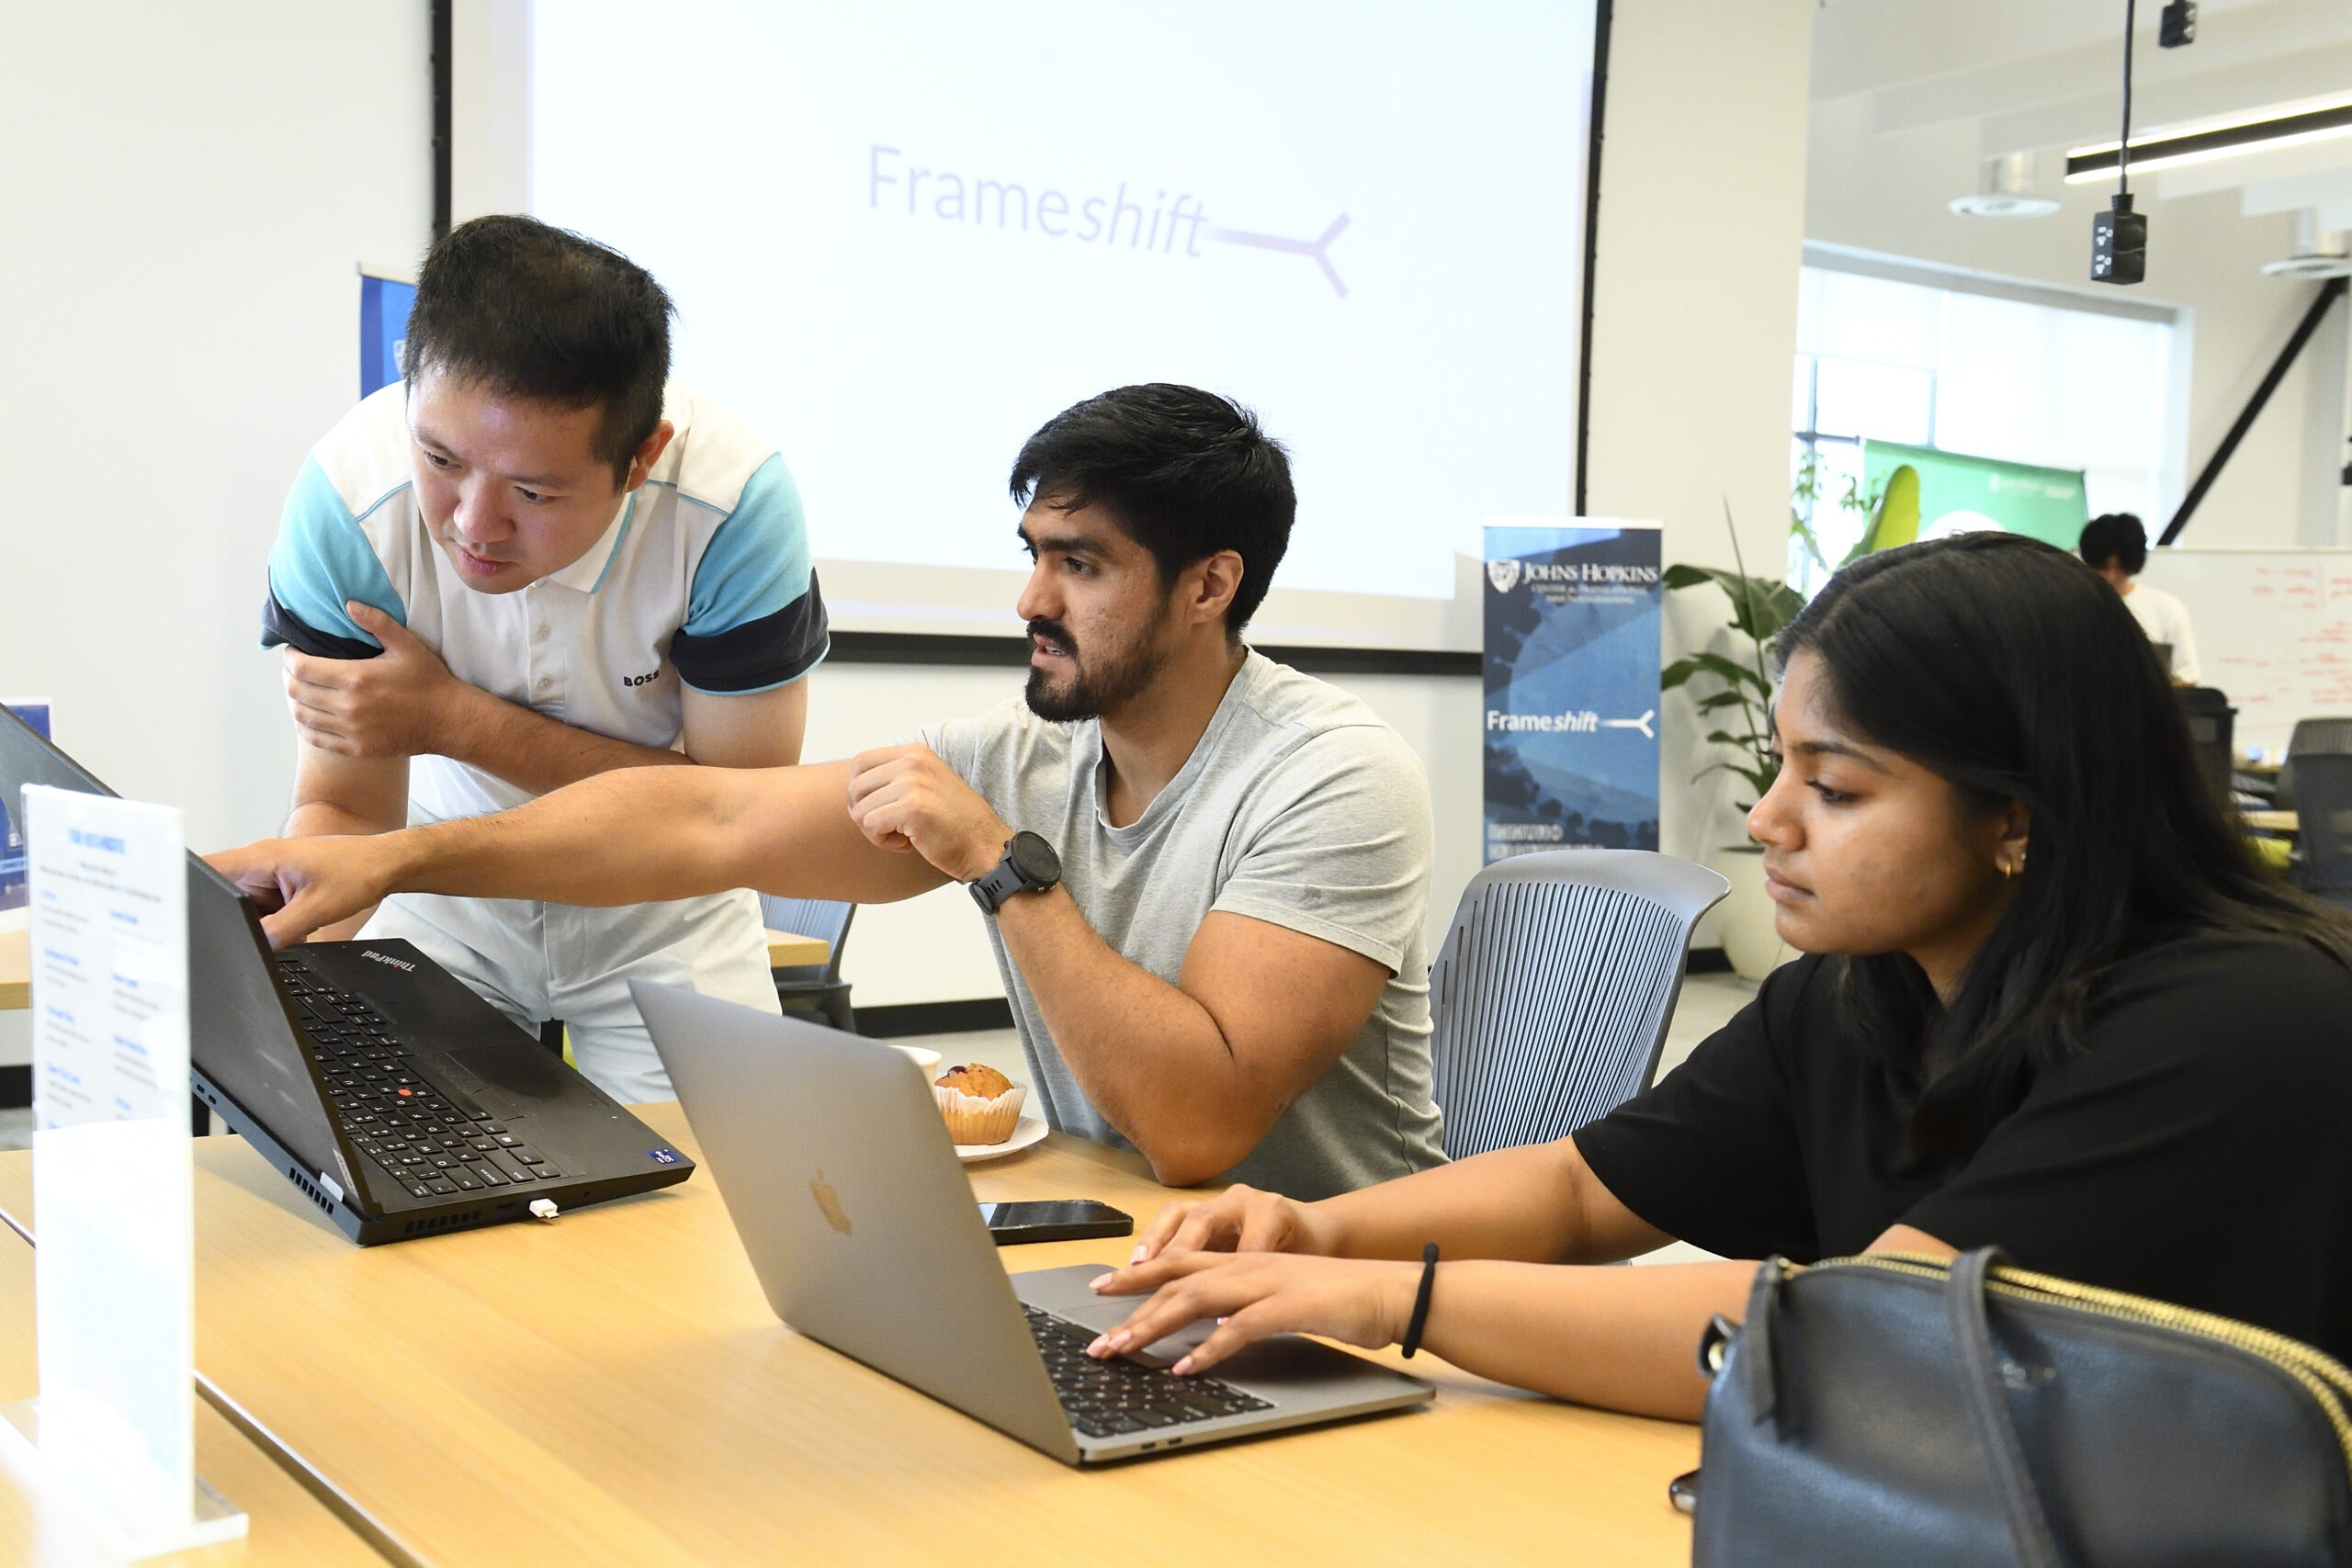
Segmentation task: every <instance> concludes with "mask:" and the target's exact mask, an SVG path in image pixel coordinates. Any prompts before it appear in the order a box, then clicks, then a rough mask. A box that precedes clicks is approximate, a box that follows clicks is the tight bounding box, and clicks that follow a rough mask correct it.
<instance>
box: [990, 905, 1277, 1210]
mask: <svg viewBox="0 0 2352 1568" xmlns="http://www.w3.org/2000/svg"><path fill="white" fill-rule="evenodd" d="M996 919H997V921H998V922H999V924H1000V925H1001V927H1002V929H1003V931H1004V939H1005V945H1006V947H1007V948H1008V949H1009V950H1010V951H1011V953H1012V961H1013V963H1014V964H1016V965H1017V966H1018V967H1019V968H1020V971H1021V976H1022V978H1023V980H1024V981H1026V982H1027V984H1028V987H1029V991H1030V994H1031V995H1032V996H1034V997H1035V998H1037V1006H1038V1008H1039V1010H1042V1011H1043V1012H1044V1013H1045V1015H1046V1029H1047V1030H1049V1031H1050V1032H1052V1034H1053V1037H1054V1043H1055V1045H1056V1046H1057V1048H1058V1049H1059V1050H1060V1052H1061V1055H1062V1059H1063V1060H1064V1061H1066V1062H1067V1063H1069V1068H1070V1071H1071V1072H1072V1073H1073V1074H1075V1075H1076V1076H1077V1078H1078V1081H1079V1087H1080V1088H1081V1089H1084V1090H1085V1091H1086V1097H1087V1099H1088V1100H1091V1102H1092V1103H1093V1105H1094V1108H1095V1109H1096V1110H1098V1111H1101V1112H1102V1113H1103V1117H1104V1118H1105V1119H1106V1120H1107V1121H1109V1122H1110V1123H1111V1124H1112V1125H1113V1126H1114V1127H1116V1128H1117V1129H1118V1130H1119V1131H1120V1132H1121V1133H1122V1134H1125V1137H1126V1138H1127V1140H1128V1141H1129V1142H1130V1143H1132V1144H1134V1145H1136V1148H1138V1149H1140V1150H1142V1151H1143V1154H1144V1157H1145V1158H1147V1159H1148V1160H1149V1161H1151V1165H1152V1169H1153V1171H1154V1173H1155V1174H1157V1175H1158V1176H1159V1179H1160V1180H1162V1181H1164V1182H1167V1183H1168V1184H1169V1185H1170V1186H1178V1187H1182V1186H1190V1185H1192V1184H1193V1183H1194V1182H1199V1181H1205V1180H1207V1179H1210V1178H1212V1177H1214V1176H1216V1175H1217V1174H1219V1173H1220V1172H1222V1171H1225V1170H1227V1169H1228V1168H1231V1167H1232V1166H1233V1165H1234V1163H1235V1162H1236V1161H1238V1160H1239V1159H1240V1158H1241V1157H1242V1156H1244V1155H1246V1154H1248V1153H1249V1152H1250V1150H1251V1149H1252V1148H1255V1147H1256V1146H1257V1145H1258V1140H1259V1139H1260V1138H1261V1137H1263V1136H1264V1135H1265V1131H1266V1129H1267V1128H1268V1127H1269V1126H1271V1125H1272V1123H1273V1121H1274V1117H1275V1116H1278V1115H1279V1114H1280V1113H1281V1111H1283V1109H1284V1108H1283V1107H1281V1106H1274V1107H1272V1108H1271V1110H1272V1115H1270V1114H1268V1113H1267V1111H1268V1110H1269V1108H1268V1107H1265V1106H1263V1105H1261V1104H1259V1103H1257V1102H1256V1101H1255V1100H1254V1099H1253V1098H1252V1096H1251V1095H1250V1086H1249V1085H1248V1084H1247V1083H1246V1082H1245V1081H1244V1078H1243V1075H1242V1073H1241V1071H1240V1069H1239V1066H1238V1063H1237V1062H1236V1061H1235V1058H1234V1055H1233V1052H1232V1051H1231V1049H1230V1048H1229V1047H1228V1046H1227V1043H1226V1040H1225V1036H1224V1035H1223V1033H1222V1032H1220V1031H1219V1030H1218V1028H1217V1024H1216V1019H1214V1018H1213V1017H1211V1016H1210V1014H1209V1011H1208V1010H1207V1009H1206V1008H1204V1007H1203V1006H1202V1005H1201V1004H1200V1003H1199V1002H1198V1001H1196V1000H1194V999H1193V998H1192V997H1190V996H1188V995H1187V994H1186V993H1185V992H1184V991H1182V989H1180V988H1178V987H1175V986H1171V985H1170V984H1169V983H1168V982H1167V981H1165V980H1162V979H1161V978H1159V976H1156V975H1154V974H1152V973H1150V972H1149V971H1148V970H1146V969H1144V968H1142V967H1141V966H1140V965H1138V964H1133V963H1130V962H1129V961H1128V960H1126V959H1125V958H1123V957H1121V956H1120V955H1119V954H1118V953H1116V952H1115V951H1114V950H1113V949H1112V947H1111V945H1110V944H1109V943H1108V942H1104V941H1103V938H1102V936H1101V934H1100V933H1098V932H1097V931H1095V930H1094V928H1093V927H1092V926H1090V925H1088V924H1087V923H1086V917H1085V915H1084V914H1082V913H1080V910H1079V908H1078V906H1077V904H1076V903H1074V902H1073V901H1072V900H1071V898H1070V896H1069V893H1068V892H1067V891H1065V890H1063V889H1061V888H1058V887H1057V888H1054V889H1052V890H1050V891H1048V892H1045V893H1023V894H1017V895H1015V896H1014V897H1011V898H1009V899H1007V900H1006V901H1005V904H1004V907H1003V908H1001V909H1000V910H999V911H998V912H997V915H996Z"/></svg>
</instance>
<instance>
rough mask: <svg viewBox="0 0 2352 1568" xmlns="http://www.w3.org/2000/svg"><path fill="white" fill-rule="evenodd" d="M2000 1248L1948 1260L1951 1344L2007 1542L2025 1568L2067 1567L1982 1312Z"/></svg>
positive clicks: (1980, 1249)
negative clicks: (2005, 1522) (1987, 1282)
mask: <svg viewBox="0 0 2352 1568" xmlns="http://www.w3.org/2000/svg"><path fill="white" fill-rule="evenodd" d="M2000 1256H2001V1254H2000V1249H1999V1248H1998V1247H1978V1248H1977V1249H1976V1250H1975V1251H1973V1252H1965V1253H1962V1254H1961V1256H1959V1257H1958V1258H1953V1259H1952V1264H1951V1275H1950V1276H1949V1279H1948V1282H1947V1283H1946V1285H1945V1287H1944V1303H1945V1305H1946V1307H1947V1308H1948V1309H1949V1311H1950V1313H1951V1333H1952V1342H1953V1344H1954V1345H1955V1346H1956V1347H1957V1348H1958V1349H1959V1352H1960V1368H1959V1371H1960V1384H1961V1388H1962V1391H1963V1392H1964V1393H1965V1394H1966V1396H1967V1399H1968V1414H1969V1416H1970V1417H1971V1418H1972V1419H1973V1423H1974V1425H1975V1427H1976V1437H1977V1439H1978V1441H1979V1442H1980V1443H1981V1444H1982V1445H1983V1447H1984V1450H1985V1458H1986V1460H1988V1461H1990V1462H1991V1465H1992V1469H1993V1481H1994V1486H1995V1489H1996V1491H1998V1492H1999V1493H2000V1495H2001V1511H2002V1513H2003V1514H2004V1515H2006V1516H2007V1519H2008V1524H2009V1541H2010V1544H2011V1545H2013V1546H2014V1547H2016V1549H2017V1554H2018V1562H2019V1563H2021V1564H2023V1568H2065V1561H2066V1560H2065V1558H2064V1557H2063V1556H2061V1555H2060V1554H2059V1551H2058V1540H2057V1537H2055V1536H2054V1535H2052V1533H2051V1530H2050V1519H2049V1517H2048V1516H2047V1515H2046V1514H2045V1513H2044V1512H2043V1511H2042V1506H2041V1494H2040V1493H2039V1492H2038V1491H2036V1490H2035V1489H2034V1484H2033V1473H2032V1472H2031V1471H2030V1470H2029V1469H2028V1468H2027V1466H2026V1462H2025V1447H2024V1445H2023V1444H2022V1443H2020V1442H2019V1441H2018V1427H2017V1418H2016V1416H2015V1415H2014V1413H2012V1412H2011V1410H2010V1409H2009V1394H2008V1386H2007V1383H2006V1382H2004V1381H2003V1379H2002V1377H2001V1364H2000V1357H1999V1356H1998V1354H1997V1353H1996V1351H1995V1350H1994V1348H1993V1325H1992V1323H1991V1321H1990V1319H1988V1318H1987V1317H1986V1315H1985V1278H1986V1276H1987V1274H1988V1273H1989V1271H1990V1270H1991V1269H1992V1266H1993V1264H1994V1263H1995V1262H1996V1261H1997V1260H1998V1259H1999V1258H2000Z"/></svg>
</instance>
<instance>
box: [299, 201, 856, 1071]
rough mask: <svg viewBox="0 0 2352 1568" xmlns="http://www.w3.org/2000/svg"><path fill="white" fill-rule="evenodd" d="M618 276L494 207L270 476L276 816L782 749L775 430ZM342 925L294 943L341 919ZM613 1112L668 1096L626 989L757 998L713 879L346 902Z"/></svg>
mask: <svg viewBox="0 0 2352 1568" xmlns="http://www.w3.org/2000/svg"><path fill="white" fill-rule="evenodd" d="M669 316H670V301H669V299H668V297H667V296H666V295H665V294H663V292H662V288H661V287H660V285H659V284H657V283H655V281H654V280H653V278H652V277H651V276H649V275H648V274H647V273H646V272H645V271H644V270H643V269H642V268H640V267H638V266H636V265H633V264H631V263H630V262H628V260H627V259H626V258H624V257H622V256H621V255H619V254H616V253H615V252H613V251H610V250H607V249H605V247H603V246H601V245H597V244H595V243H592V242H590V241H587V240H584V239H582V238H581V237H580V236H578V235H574V234H571V233H567V232H565V231H560V230H556V229H551V228H548V226H546V225H544V224H541V223H538V222H537V221H534V220H531V219H527V218H520V217H497V218H485V219H480V220H476V221H474V222H471V223H468V224H466V225H464V226H462V227H460V228H458V229H457V230H455V231H452V232H451V233H450V234H449V236H448V237H447V239H445V240H443V241H442V242H440V243H438V244H436V245H435V247H434V249H433V251H432V253H431V254H430V255H428V256H427V257H426V260H425V265H424V273H423V276H421V277H420V278H419V280H418V284H417V297H416V304H415V307H414V310H413V313H412V315H411V317H410V321H409V333H408V338H407V342H406V345H405V348H404V350H403V352H402V355H401V361H402V363H401V369H402V373H403V378H402V380H401V382H400V383H399V384H397V385H394V386H390V387H387V388H385V389H383V390H381V391H379V392H378V393H376V394H375V395H373V396H372V397H369V398H368V399H367V400H365V401H363V402H362V403H361V404H360V405H359V406H358V407H357V408H356V409H355V410H353V411H352V412H351V413H350V414H348V415H346V416H345V419H344V420H343V422H342V423H340V424H338V425H336V426H335V428H334V430H332V431H330V432H329V433H328V434H327V436H326V438H325V439H324V440H322V442H320V443H319V445H318V446H317V447H316V448H315V449H314V450H313V451H312V453H311V458H310V460H309V461H308V462H307V463H305V464H304V465H303V468H302V471H301V474H300V478H298V479H296V481H295V484H294V489H293V492H292V493H291V494H290V495H289V496H288V499H287V503H286V513H285V517H284V520H283V522H282V524H281V525H280V527H279V531H278V537H277V545H276V547H274V548H273V549H272V550H271V552H270V559H269V590H270V592H269V599H268V601H267V603H266V604H265V606H264V608H263V623H264V626H263V641H264V643H265V645H267V646H276V645H277V644H281V643H282V644H285V645H287V647H288V651H287V653H286V655H285V661H286V686H287V694H288V701H289V703H290V704H291V705H292V708H293V712H294V718H295V722H296V725H297V727H298V729H299V731H300V756H299V759H298V762H297V767H296V773H295V786H294V810H293V813H292V816H291V817H290V818H289V819H288V824H287V832H288V836H289V837H307V836H312V835H319V834H335V833H378V832H383V831H387V830H389V829H394V828H399V827H401V826H403V825H404V824H409V823H424V822H435V821H446V820H448V819H451V818H463V817H474V816H480V815H483V814H486V813H489V812H493V811H500V810H503V809H505V808H506V807H512V806H515V805H518V804H520V803H521V802H523V801H525V800H527V799H530V798H531V797H532V796H534V795H540V794H543V793H545V792H547V791H548V790H552V789H558V788H560V787H562V786H563V785H565V784H571V783H574V782H575V781H577V780H580V779H582V778H586V777H588V776H590V775H592V774H594V773H604V772H606V771H608V770H610V769H614V768H627V767H643V766H660V765H672V764H686V765H692V764H701V765H705V766H719V767H752V768H763V767H781V766H786V765H789V764H791V763H793V762H796V761H798V760H799V755H800V742H801V733H802V728H803V726H804V723H805V721H806V718H807V714H808V696H807V686H806V683H805V682H803V680H802V677H804V676H805V675H807V674H808V673H809V671H810V670H811V669H812V668H813V667H814V666H815V665H816V664H817V663H818V661H819V660H821V659H822V658H823V657H824V654H825V649H826V635H825V611H824V605H823V603H822V601H821V600H820V598H819V596H818V592H817V583H816V579H815V576H814V574H813V572H812V571H811V570H810V565H809V545H808V538H807V534H806V531H805V529H804V527H803V525H802V518H801V511H800V499H799V494H798V492H797V490H796V489H795V488H794V485H793V482H792V477H791V475H790V474H789V473H788V472H786V468H785V465H784V459H783V457H781V456H780V455H779V454H778V453H777V452H776V450H775V447H774V446H772V445H770V444H769V443H767V442H766V441H763V440H762V439H761V438H760V437H759V436H757V435H756V434H753V433H752V431H751V430H750V429H748V428H747V427H745V426H744V425H743V424H742V423H740V422H739V421H737V420H736V419H735V418H734V417H733V416H731V415H729V413H728V412H726V411H725V410H724V409H721V408H719V407H718V406H717V405H716V404H714V403H712V402H711V401H710V400H708V399H707V398H703V397H699V396H697V395H696V394H695V393H694V392H692V391H690V390H688V389H686V388H684V386H681V385H679V384H678V383H676V382H674V381H671V380H669V379H668V370H669V356H670V342H669ZM357 924H358V921H356V920H354V921H349V922H345V923H344V924H343V925H341V926H339V927H336V928H331V929H330V930H328V931H322V932H321V933H319V934H320V935H321V936H322V937H337V936H345V935H349V934H351V933H352V931H353V929H354V927H356V925H357ZM365 931H366V934H368V935H369V936H383V937H401V938H405V939H406V940H408V941H410V942H414V943H415V944H416V945H417V946H418V947H420V948H422V949H423V950H424V952H425V953H429V954H430V955H431V956H432V957H433V958H434V959H435V960H436V961H437V962H439V963H440V964H442V965H443V966H444V967H446V968H447V969H448V970H450V971H451V972H452V973H453V974H455V975H457V976H458V977H459V978H461V979H463V980H464V981H465V982H466V983H467V984H468V985H469V986H471V987H473V988H474V989H475V990H477V991H478V992H480V993H481V995H482V996H484V997H485V998H488V999H489V1000H490V1001H492V1003H494V1004H495V1005H497V1006H498V1007H499V1008H500V1009H501V1010H503V1011H504V1012H505V1013H507V1014H508V1016H510V1017H512V1018H513V1019H515V1021H516V1022H517V1023H519V1024H523V1025H525V1026H526V1027H529V1026H532V1025H535V1024H537V1023H541V1022H544V1021H548V1020H550V1019H560V1020H562V1021H564V1022H565V1023H566V1024H567V1025H569V1027H570V1031H571V1047H572V1053H573V1056H574V1059H575V1060H576V1061H577V1062H578V1063H579V1065H580V1066H581V1068H582V1071H584V1072H585V1073H587V1074H588V1076H589V1077H591V1078H593V1079H594V1080H595V1081H596V1082H597V1083H598V1084H599V1085H601V1086H602V1087H603V1088H604V1089H605V1090H606V1091H607V1092H609V1093H611V1094H613V1095H614V1096H615V1097H616V1098H618V1099H620V1100H623V1101H625V1102H627V1101H639V1100H657V1099H666V1098H669V1096H670V1094H671V1090H670V1087H669V1081H668V1079H667V1077H665V1076H664V1074H663V1073H662V1066H661V1063H660V1061H659V1059H658V1058H657V1057H656V1056H655V1055H654V1054H653V1050H652V1046H651V1043H650V1041H649V1040H648V1039H647V1038H646V1034H645V1030H644V1025H643V1023H642V1022H641V1021H639V1018H638V1016H637V1011H636V1009H635V1008H634V1006H632V1005H631V1003H630V1001H629V998H628V981H629V980H630V979H632V978H639V979H650V980H659V981H663V982H667V983H669V984H672V985H683V986H690V987H694V988H695V989H697V990H700V991H702V992H704V993H705V994H707V995H711V996H718V997H724V998H728V999H729V1000H731V1001H736V1002H741V1003H743V1004H745V1005H747V1006H752V1007H758V1008H762V1009H764V1010H768V1011H771V1012H773V1011H775V1009H776V998H775V987H774V984H773V982H772V981H771V979H770V976H769V971H768V964H767V953H766V944H765V942H764V939H763V936H762V933H761V921H760V919H759V907H758V902H757V900H756V899H755V898H753V897H752V895H751V894H749V893H747V892H744V891H741V890H740V889H739V890H737V891H734V892H731V893H722V894H716V895H710V896H706V897H695V898H687V899H681V900H678V901H675V902H671V903H662V904H640V905H632V906H628V907H623V908H575V907H572V906H568V905H560V904H544V903H536V902H525V901H519V900H511V899H495V900H492V899H469V898H450V897H438V896H431V895H424V896H419V895H401V896H399V897H393V898H390V899H387V900H386V901H385V902H384V903H383V904H382V905H380V906H379V908H377V909H376V910H375V911H374V913H373V915H372V916H370V917H368V919H367V920H366V927H365Z"/></svg>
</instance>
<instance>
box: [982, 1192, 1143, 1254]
mask: <svg viewBox="0 0 2352 1568" xmlns="http://www.w3.org/2000/svg"><path fill="white" fill-rule="evenodd" d="M980 1218H981V1219H983V1220H986V1221H987V1222H988V1226H989V1235H992V1236H994V1237H995V1238H996V1244H997V1245H998V1246H999V1247H1013V1246H1017V1245H1018V1244H1020V1243H1022V1242H1024V1241H1087V1240H1090V1239H1091V1238H1093V1237H1095V1236H1102V1235H1135V1231H1136V1222H1135V1220H1134V1218H1133V1217H1132V1216H1130V1215H1127V1214H1123V1213H1120V1212H1119V1211H1118V1210H1116V1209H1114V1208H1113V1207H1111V1205H1110V1204H1108V1203H1098V1202H1096V1201H1094V1200H1093V1199H1091V1198H1057V1199H1056V1200H1054V1201H1052V1202H1049V1203H983V1204H981V1205H980Z"/></svg>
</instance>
